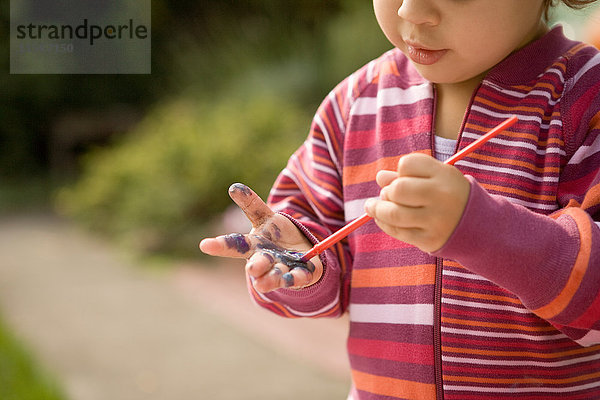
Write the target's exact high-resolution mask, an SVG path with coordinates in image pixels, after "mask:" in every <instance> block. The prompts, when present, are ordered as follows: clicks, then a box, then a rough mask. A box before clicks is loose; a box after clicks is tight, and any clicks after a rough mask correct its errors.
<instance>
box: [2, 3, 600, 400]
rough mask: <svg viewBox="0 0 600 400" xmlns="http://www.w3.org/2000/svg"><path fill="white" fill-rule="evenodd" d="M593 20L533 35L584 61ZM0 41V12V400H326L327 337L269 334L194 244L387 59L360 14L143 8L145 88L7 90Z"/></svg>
mask: <svg viewBox="0 0 600 400" xmlns="http://www.w3.org/2000/svg"><path fill="white" fill-rule="evenodd" d="M597 10H598V8H597V7H590V8H587V9H585V10H581V11H573V10H566V9H565V8H559V9H558V10H556V12H555V13H554V14H553V17H552V19H553V22H560V23H562V24H563V25H564V27H565V31H566V33H567V34H568V35H569V36H570V37H572V38H576V39H581V40H586V41H588V42H591V43H594V44H595V45H597V46H598V45H600V31H599V30H598V28H597V27H598V26H600V15H599V14H598V12H597ZM9 26H10V20H9V0H0V32H2V33H3V34H2V35H1V36H0V54H3V56H2V57H0V63H1V64H2V66H3V68H2V73H1V75H0V88H1V90H0V121H2V123H1V124H0V149H1V151H0V316H1V317H2V319H3V320H4V322H2V320H0V399H19V400H23V399H74V400H79V399H82V400H87V399H106V398H111V399H138V398H140V399H192V398H193V399H238V398H239V399H253V398H257V399H258V398H261V399H280V398H286V399H294V398H298V399H300V398H311V399H331V398H345V397H344V396H345V393H346V391H347V387H348V382H349V377H348V372H347V368H346V364H345V363H346V360H345V354H344V335H345V322H344V321H343V320H338V321H319V322H314V321H304V322H300V321H284V323H283V324H282V323H281V321H280V320H278V319H271V317H270V316H266V314H264V313H261V311H259V310H257V309H256V308H253V307H252V305H251V304H250V301H249V300H248V298H247V296H246V295H245V288H244V286H245V282H243V273H242V272H241V268H242V264H240V263H235V262H230V261H223V260H211V259H208V258H206V257H203V256H202V255H201V254H200V252H199V251H198V249H197V244H198V242H199V240H200V239H201V238H203V237H205V236H208V235H214V234H219V233H224V232H229V231H231V230H236V229H240V230H241V229H244V228H245V225H244V222H243V221H241V220H240V216H239V214H238V213H236V211H235V210H234V209H233V208H232V207H231V201H230V200H229V197H228V196H227V188H228V187H229V185H230V184H231V183H233V182H238V181H239V182H244V183H246V184H247V185H249V186H250V187H252V188H254V189H255V191H256V192H257V193H259V194H260V195H261V196H262V197H263V198H266V196H267V194H268V190H269V188H270V186H271V184H272V182H273V180H274V179H275V177H276V175H277V173H278V172H279V171H280V170H281V169H282V168H283V167H284V166H285V163H286V161H287V158H288V157H289V155H290V154H291V153H292V152H293V151H294V150H295V149H296V148H297V147H298V146H299V145H300V144H301V143H302V141H303V139H304V137H305V136H306V134H307V132H308V128H309V125H310V121H311V117H312V115H313V113H314V112H315V110H316V108H317V106H318V104H319V103H320V101H321V100H322V99H323V97H324V96H325V95H326V94H327V93H328V91H329V90H331V89H332V88H333V87H334V86H335V84H337V83H338V82H339V81H340V80H341V79H343V78H344V77H345V76H347V75H348V74H349V73H351V72H353V71H354V70H356V69H357V68H359V67H360V66H362V65H363V64H365V63H366V62H368V61H369V60H370V59H372V58H374V57H376V56H378V55H380V54H381V53H382V52H384V51H386V50H387V49H389V48H390V45H389V43H388V42H387V41H386V40H385V38H384V36H383V35H382V34H381V33H380V31H379V29H378V27H377V23H376V21H375V18H374V16H373V13H372V10H371V3H370V2H366V1H364V0H344V1H338V0H332V1H328V2H323V1H319V0H306V1H302V2H281V1H276V0H250V1H245V2H236V1H229V0H219V1H217V0H211V1H203V2H199V1H190V0H177V1H176V0H153V1H152V74H151V75H10V74H9V73H8V70H9V55H8V54H9V35H8V29H9Z"/></svg>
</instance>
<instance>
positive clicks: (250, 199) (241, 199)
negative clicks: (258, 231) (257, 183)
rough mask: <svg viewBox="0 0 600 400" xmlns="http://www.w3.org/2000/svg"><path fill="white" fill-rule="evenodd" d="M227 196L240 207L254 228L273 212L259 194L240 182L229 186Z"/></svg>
mask: <svg viewBox="0 0 600 400" xmlns="http://www.w3.org/2000/svg"><path fill="white" fill-rule="evenodd" d="M229 197H231V199H232V200H233V201H234V202H235V204H237V205H238V206H239V207H240V208H241V209H242V211H243V212H244V214H246V217H247V218H248V220H250V222H251V223H252V226H253V227H254V228H257V227H259V226H261V225H262V224H263V223H264V222H265V221H267V220H268V219H269V218H271V217H272V216H273V214H274V212H273V211H272V210H271V209H270V208H269V207H268V206H267V205H266V204H265V202H264V201H263V200H262V199H261V198H260V196H259V195H257V194H256V193H254V191H253V190H252V189H250V188H249V187H248V186H246V185H244V184H242V183H234V184H233V185H231V186H230V187H229Z"/></svg>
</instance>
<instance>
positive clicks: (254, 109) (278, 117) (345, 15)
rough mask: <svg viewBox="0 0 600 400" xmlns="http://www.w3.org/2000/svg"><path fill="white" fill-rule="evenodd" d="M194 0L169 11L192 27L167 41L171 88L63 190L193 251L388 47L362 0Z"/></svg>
mask: <svg viewBox="0 0 600 400" xmlns="http://www.w3.org/2000/svg"><path fill="white" fill-rule="evenodd" d="M165 4H167V3H165ZM194 4H196V2H193V3H192V2H185V1H184V2H182V3H180V4H178V6H177V7H178V8H177V9H176V10H171V11H170V12H172V13H178V15H180V16H181V17H182V26H186V27H188V29H183V30H181V31H180V33H179V34H178V36H176V40H173V41H172V42H171V46H170V47H169V48H168V54H169V58H170V59H171V60H172V65H171V71H172V73H171V74H170V75H169V78H168V87H169V88H171V91H170V94H169V96H167V97H166V98H164V99H162V100H161V101H160V102H157V104H156V105H155V106H154V107H152V108H151V109H150V110H149V112H148V114H147V116H146V118H145V119H144V120H143V122H142V123H140V124H139V126H137V128H136V129H135V130H134V131H133V132H131V133H130V134H129V135H128V136H127V137H126V138H125V139H124V140H121V141H119V142H117V143H114V144H113V146H111V147H110V148H106V149H98V150H97V151H94V152H91V153H90V154H89V155H88V156H87V157H85V162H84V163H83V164H84V169H83V174H82V175H81V177H80V179H79V181H78V182H76V183H75V184H74V185H71V186H70V187H67V188H64V189H62V190H61V191H60V192H59V194H58V196H57V200H56V203H57V206H58V208H59V210H61V212H63V213H64V214H66V215H69V216H72V217H74V218H76V219H78V220H79V221H82V222H83V223H85V224H86V225H88V226H89V227H91V228H92V229H94V230H96V231H100V232H104V233H107V234H109V235H111V236H113V237H115V238H118V239H119V240H121V241H122V242H124V243H127V244H128V245H130V246H133V247H135V248H138V249H142V250H144V251H150V252H169V253H173V252H182V249H185V250H187V252H188V253H191V254H195V253H197V247H196V246H197V242H198V240H199V239H200V238H201V237H202V235H205V234H206V231H203V229H204V228H205V227H206V226H207V224H208V223H209V222H210V221H211V220H212V219H213V218H214V217H215V216H217V215H219V214H220V213H221V212H222V211H224V209H225V208H226V207H227V206H229V205H230V204H231V200H230V199H229V197H228V196H227V188H228V187H229V185H230V184H231V183H233V182H244V183H246V184H248V185H249V186H251V187H252V188H253V189H254V190H255V191H256V192H257V193H258V194H259V195H261V196H262V197H263V198H265V197H266V196H267V194H268V191H269V188H270V187H271V185H272V183H273V181H274V179H275V177H276V175H277V173H278V172H279V171H280V170H281V169H282V168H283V167H284V166H285V164H286V161H287V159H288V157H289V156H290V155H291V154H292V152H293V151H294V150H295V149H296V148H297V147H298V146H299V145H300V144H301V143H302V141H303V139H304V137H305V136H306V134H307V133H308V129H309V126H310V120H311V117H312V114H313V113H314V111H315V109H316V107H317V105H318V103H319V102H320V101H321V99H322V98H323V97H324V96H325V95H326V93H327V91H329V90H330V89H331V88H332V87H333V86H334V85H335V84H337V83H338V82H339V81H340V80H341V79H343V78H344V77H345V76H346V75H348V74H349V73H351V72H352V71H354V70H356V69H357V68H359V67H360V66H362V65H363V64H365V63H366V62H367V61H369V60H370V59H372V58H374V57H376V56H378V55H379V54H381V53H382V52H383V51H385V50H387V49H389V48H390V45H389V43H388V42H387V41H386V40H385V37H384V36H383V34H381V33H380V32H379V30H378V29H377V24H376V20H375V17H374V16H373V13H372V10H371V4H370V3H366V2H363V1H359V0H347V1H346V2H345V3H344V4H343V5H342V4H340V3H335V2H332V3H331V4H329V5H323V3H322V2H320V1H318V2H317V1H307V2H300V3H281V2H279V1H274V0H273V1H250V2H245V3H243V4H242V3H238V2H208V3H207V6H206V7H204V5H205V4H204V3H203V6H202V7H201V10H197V9H196V8H194ZM188 7H190V8H188ZM190 10H195V11H197V12H196V13H194V12H192V11H190ZM226 20H227V22H225V21H226ZM185 252H186V251H183V253H185Z"/></svg>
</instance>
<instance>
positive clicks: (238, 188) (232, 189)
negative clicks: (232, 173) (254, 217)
mask: <svg viewBox="0 0 600 400" xmlns="http://www.w3.org/2000/svg"><path fill="white" fill-rule="evenodd" d="M229 193H242V194H244V195H245V196H248V195H250V194H252V190H251V189H250V188H249V187H248V186H246V185H244V184H243V183H234V184H233V185H231V186H229Z"/></svg>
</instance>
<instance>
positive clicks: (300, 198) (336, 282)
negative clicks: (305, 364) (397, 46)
mask: <svg viewBox="0 0 600 400" xmlns="http://www.w3.org/2000/svg"><path fill="white" fill-rule="evenodd" d="M361 76H364V74H363V73H361V71H358V72H356V73H355V74H353V75H351V76H350V77H348V78H346V79H345V80H344V81H343V82H341V83H340V84H339V85H338V86H337V87H336V88H335V89H334V90H333V91H332V92H331V93H330V94H329V95H328V96H327V97H326V98H325V100H324V101H323V103H322V104H321V106H320V107H319V109H318V111H317V113H316V115H315V117H314V119H313V122H312V125H311V129H310V133H309V135H308V138H307V139H306V141H305V142H304V143H303V145H302V146H301V147H300V148H299V149H298V150H297V151H296V152H295V153H294V154H293V155H292V156H291V157H290V159H289V161H288V164H287V166H286V168H285V169H284V170H283V171H282V172H281V173H280V175H279V177H278V178H277V180H276V182H275V184H274V186H273V188H272V189H271V192H270V195H269V199H268V204H269V206H270V207H271V208H272V209H273V210H275V211H276V212H280V213H282V214H284V215H286V216H287V217H288V218H290V220H291V221H292V222H294V223H295V224H296V226H298V227H299V229H301V230H302V231H303V232H304V234H305V235H306V236H307V238H308V239H309V240H310V241H311V242H312V243H313V244H315V243H317V242H318V241H320V240H322V239H324V238H325V237H327V236H329V235H330V234H331V233H332V232H334V231H336V230H338V229H339V228H341V227H342V226H343V225H344V224H345V220H344V203H343V196H342V162H343V157H342V153H343V150H342V147H343V135H344V130H345V126H346V122H347V118H348V114H349V111H350V107H351V104H352V102H353V99H354V98H355V93H356V92H357V89H356V88H357V85H359V84H360V82H359V81H360V80H361V79H364V78H360V77H361ZM321 261H322V262H323V266H324V272H323V276H322V277H321V279H320V280H319V281H318V282H317V283H316V284H314V285H312V286H309V287H307V288H304V289H301V290H292V289H279V290H276V291H274V292H270V293H267V294H261V293H258V292H257V291H256V290H254V288H253V286H252V285H251V284H249V285H248V287H249V289H250V292H251V294H252V297H253V298H254V300H255V301H256V302H257V303H258V304H259V305H260V306H262V307H264V308H267V309H269V310H271V311H273V312H275V313H277V314H279V315H282V316H286V317H327V316H331V317H335V316H339V315H341V314H342V313H343V312H344V311H345V309H346V307H347V304H348V286H349V285H348V275H349V274H348V269H349V267H348V266H349V265H350V254H349V252H348V247H347V244H346V242H345V241H342V242H340V243H338V244H336V245H335V246H334V247H332V248H331V249H330V250H327V251H325V252H324V253H323V254H321Z"/></svg>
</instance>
